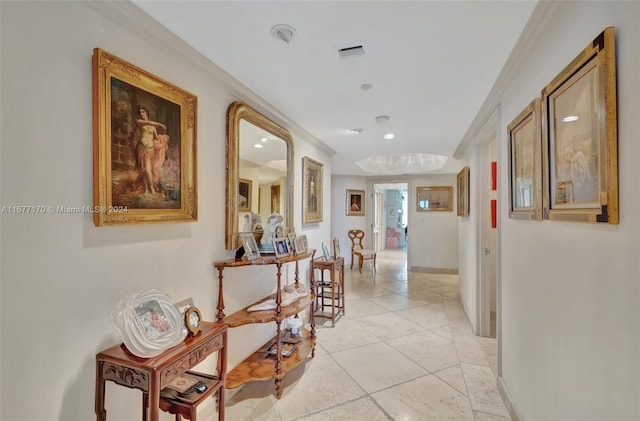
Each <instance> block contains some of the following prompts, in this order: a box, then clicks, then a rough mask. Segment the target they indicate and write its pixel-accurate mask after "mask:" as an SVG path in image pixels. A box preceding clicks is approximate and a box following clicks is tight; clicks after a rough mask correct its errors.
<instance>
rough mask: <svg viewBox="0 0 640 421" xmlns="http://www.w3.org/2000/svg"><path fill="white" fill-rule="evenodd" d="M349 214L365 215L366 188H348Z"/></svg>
mask: <svg viewBox="0 0 640 421" xmlns="http://www.w3.org/2000/svg"><path fill="white" fill-rule="evenodd" d="M347 216H364V190H351V189H349V190H347Z"/></svg>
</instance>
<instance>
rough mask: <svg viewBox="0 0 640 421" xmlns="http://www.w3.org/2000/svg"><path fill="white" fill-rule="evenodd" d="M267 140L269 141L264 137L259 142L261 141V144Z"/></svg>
mask: <svg viewBox="0 0 640 421" xmlns="http://www.w3.org/2000/svg"><path fill="white" fill-rule="evenodd" d="M267 140H269V138H266V137H263V138H260V141H261V142H262V143H264V142H266V141H267Z"/></svg>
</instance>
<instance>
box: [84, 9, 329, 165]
mask: <svg viewBox="0 0 640 421" xmlns="http://www.w3.org/2000/svg"><path fill="white" fill-rule="evenodd" d="M79 4H83V5H85V6H86V7H88V8H89V9H92V10H93V11H94V12H96V13H98V14H99V15H101V16H102V17H104V18H106V19H108V20H110V21H112V22H113V23H115V24H117V25H120V26H122V27H123V29H124V30H126V31H131V28H135V35H136V36H139V37H140V38H142V39H144V40H146V41H147V42H149V43H150V44H153V45H154V47H155V48H157V49H159V50H164V51H165V52H166V53H168V54H171V55H173V56H178V57H179V58H184V59H185V60H188V61H189V62H191V63H193V64H194V65H197V66H198V67H199V68H200V69H202V70H203V71H205V72H206V73H208V74H210V75H211V76H212V77H213V78H214V79H216V80H217V81H219V82H220V83H221V85H222V88H223V89H224V90H225V91H226V92H228V93H229V94H230V95H231V96H233V97H235V98H236V99H237V100H240V101H243V102H246V103H247V104H250V105H251V107H252V108H254V109H256V110H257V111H259V112H260V113H262V114H264V115H265V116H266V117H268V118H269V119H271V120H273V121H274V122H275V123H277V124H279V125H280V126H282V127H285V128H287V129H288V130H290V131H291V132H296V133H299V134H300V135H302V136H303V137H304V139H305V140H306V141H308V142H309V143H311V144H312V145H313V146H315V147H317V148H318V149H320V150H322V151H323V152H325V153H327V154H328V155H329V156H333V155H335V153H336V152H335V151H334V150H333V149H332V148H330V147H329V146H328V145H326V144H325V143H324V142H322V141H321V140H320V139H318V138H317V137H315V136H314V135H312V134H311V133H309V132H308V131H307V130H306V129H305V128H303V127H302V126H300V125H299V124H298V123H296V122H295V121H293V120H292V119H291V118H289V117H288V116H286V115H285V114H283V113H282V112H280V111H279V110H278V109H277V108H275V107H274V106H273V105H271V104H270V103H269V102H267V101H265V100H264V99H263V98H261V97H260V96H258V95H257V94H256V93H255V92H253V91H252V90H251V89H249V88H248V87H247V86H245V85H243V84H242V83H241V82H240V81H238V80H237V79H235V78H234V77H233V76H232V75H230V74H229V73H227V72H226V71H225V70H224V69H222V68H221V67H220V66H218V65H217V64H215V63H214V62H212V61H211V60H210V59H209V58H207V57H205V56H204V55H203V54H201V53H200V52H198V51H197V50H196V49H195V48H193V47H192V46H191V45H189V44H188V43H186V42H185V41H183V40H182V39H181V38H179V37H178V36H176V35H175V34H174V33H173V32H171V31H170V30H169V29H167V28H166V27H164V26H163V25H161V24H160V23H159V22H158V21H156V20H155V19H153V18H152V17H151V16H149V15H148V14H147V13H146V12H145V11H144V10H142V9H141V8H140V7H138V6H137V5H136V4H135V3H133V2H131V1H91V2H81V3H79Z"/></svg>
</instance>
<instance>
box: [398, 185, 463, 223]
mask: <svg viewBox="0 0 640 421" xmlns="http://www.w3.org/2000/svg"><path fill="white" fill-rule="evenodd" d="M389 210H392V212H387V217H388V218H396V217H397V212H398V209H397V208H396V207H389V208H387V211H389ZM416 210H418V211H452V210H453V187H451V186H437V187H417V188H416Z"/></svg>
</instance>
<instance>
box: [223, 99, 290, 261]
mask: <svg viewBox="0 0 640 421" xmlns="http://www.w3.org/2000/svg"><path fill="white" fill-rule="evenodd" d="M226 177H227V179H226V182H227V189H226V200H227V214H226V226H225V228H226V229H225V247H226V248H227V249H229V250H230V249H236V248H238V247H240V246H241V245H242V242H241V237H240V236H241V234H243V233H247V232H251V233H253V235H254V237H255V238H256V241H257V242H258V244H260V239H261V237H262V233H263V227H264V226H265V225H266V224H267V223H268V220H269V216H270V215H271V214H273V213H278V214H280V215H282V217H283V221H282V223H283V224H284V225H285V226H286V227H293V138H292V137H291V134H290V133H289V131H288V130H286V129H284V128H283V127H281V126H279V125H278V124H276V123H274V122H273V121H271V120H270V119H268V118H267V117H265V116H264V115H262V114H260V113H259V112H258V111H256V110H254V109H253V108H251V107H250V106H249V105H247V104H245V103H244V102H239V101H238V102H234V103H232V104H231V105H230V106H229V109H228V110H227V175H226Z"/></svg>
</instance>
